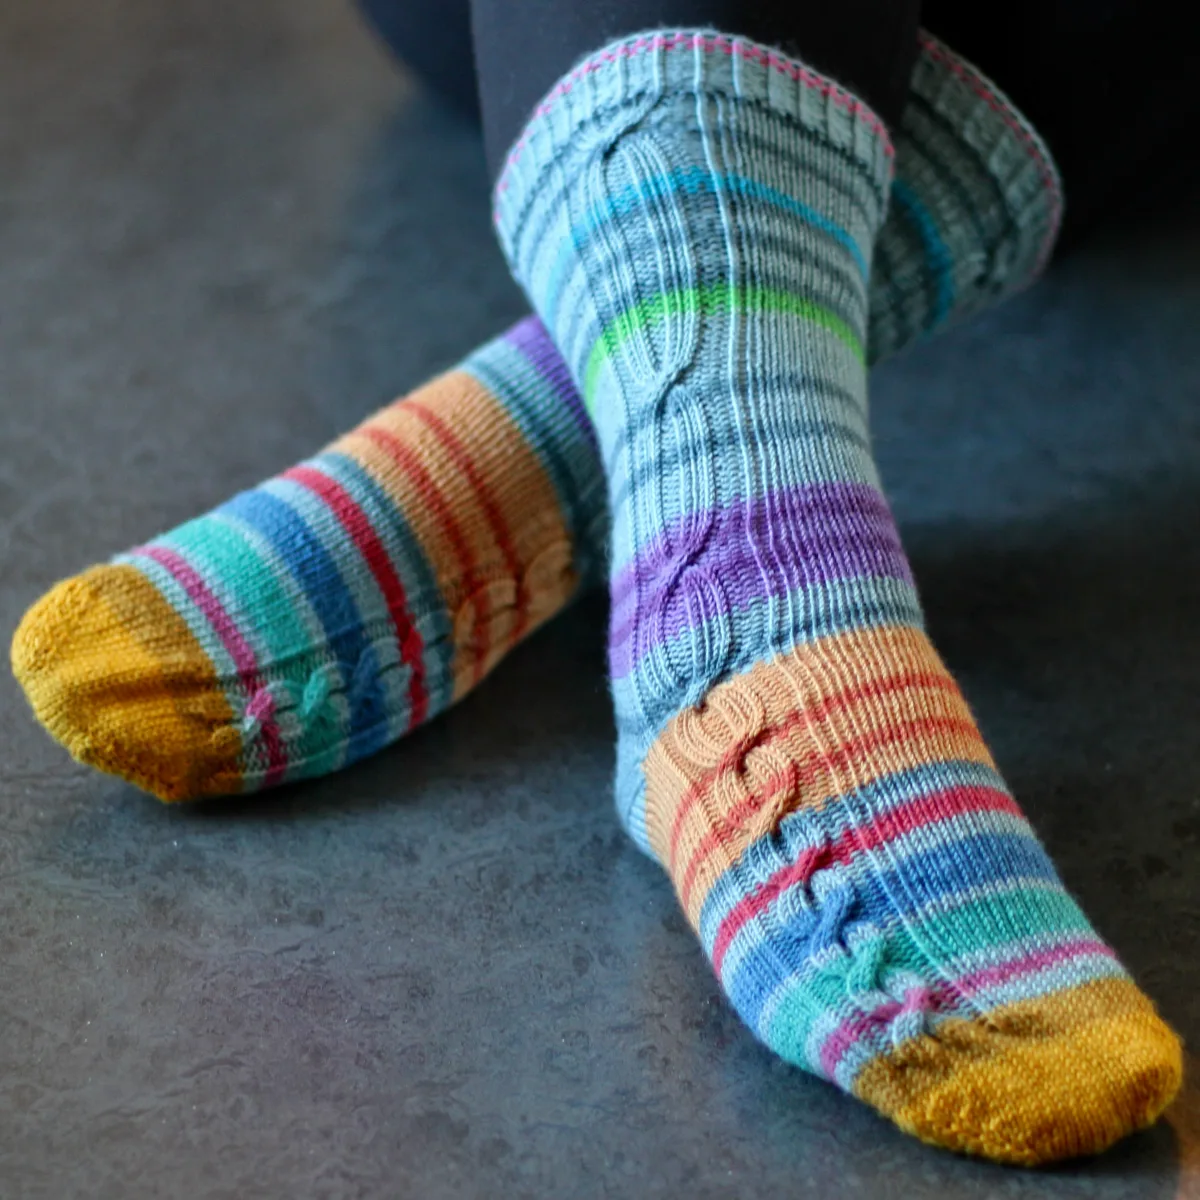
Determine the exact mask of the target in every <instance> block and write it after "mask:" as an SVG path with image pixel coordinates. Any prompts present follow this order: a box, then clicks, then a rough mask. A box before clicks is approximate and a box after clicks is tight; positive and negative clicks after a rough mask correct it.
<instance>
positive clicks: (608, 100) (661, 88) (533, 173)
mask: <svg viewBox="0 0 1200 1200" xmlns="http://www.w3.org/2000/svg"><path fill="white" fill-rule="evenodd" d="M672 93H676V94H691V95H700V94H707V95H713V96H721V97H726V98H729V99H735V100H740V101H742V102H744V103H748V104H753V105H756V106H758V107H760V108H765V109H769V110H771V111H773V112H775V113H776V114H778V115H779V116H780V117H781V118H783V119H784V120H787V121H791V122H794V123H795V124H796V125H798V126H799V127H801V128H803V129H805V130H807V131H809V132H810V133H814V134H816V135H818V136H820V137H822V138H824V139H825V140H826V141H828V143H829V144H830V146H831V148H833V149H835V150H837V151H838V152H839V153H842V154H848V155H850V156H851V157H852V158H853V159H854V160H856V161H857V162H858V163H860V164H861V166H862V167H863V168H864V170H865V172H866V173H867V175H868V176H869V177H870V178H871V179H872V180H873V182H874V184H875V187H876V189H877V191H878V193H879V196H880V208H881V210H882V208H883V206H884V205H885V204H886V196H887V190H888V187H889V184H890V181H891V174H892V159H893V156H894V152H893V149H892V142H891V138H890V136H889V134H888V131H887V129H886V128H885V126H884V124H883V122H882V121H881V120H880V119H879V117H878V116H877V115H876V114H875V112H874V111H873V110H872V109H871V108H870V106H868V105H867V104H865V103H863V101H861V100H860V99H858V97H857V96H855V95H853V94H852V93H851V92H848V91H847V90H846V89H845V88H843V87H841V86H840V85H839V84H837V83H835V82H834V81H833V80H832V79H830V78H829V77H828V76H826V75H822V74H821V73H820V72H818V71H814V70H813V69H812V68H811V67H808V66H805V65H804V63H802V62H799V61H798V60H796V59H793V58H789V57H787V56H786V55H784V54H781V53H779V52H778V51H776V50H772V49H770V48H769V47H767V46H763V45H760V44H759V43H757V42H752V41H748V40H746V39H743V38H736V37H727V36H725V35H724V34H720V33H714V32H712V31H708V30H694V29H691V30H689V29H684V30H654V31H650V32H647V33H642V34H637V35H635V36H632V37H627V38H622V39H621V40H619V41H616V42H613V43H611V44H610V45H608V46H606V47H605V48H604V49H603V50H600V51H599V52H597V53H596V54H594V55H591V56H590V57H589V58H587V59H586V60H585V61H584V62H582V63H580V64H579V66H577V67H575V68H574V70H572V71H571V72H570V73H569V74H567V75H565V76H564V77H563V78H562V79H561V80H560V81H559V82H558V83H557V84H556V85H555V86H554V87H553V88H552V89H551V90H550V92H549V93H548V94H547V96H546V98H545V99H544V100H543V101H542V102H541V103H540V104H539V105H538V106H537V108H536V109H535V110H534V113H533V116H532V117H531V118H530V119H529V122H528V124H527V125H526V126H525V130H524V132H523V133H522V134H521V136H520V137H519V138H518V139H517V141H516V142H515V143H514V145H513V148H512V149H511V150H510V151H509V155H508V159H507V161H506V162H505V165H504V169H503V170H502V171H501V173H500V178H499V179H498V181H497V183H496V188H495V193H494V204H495V211H494V216H495V222H496V228H497V231H498V232H499V234H500V239H501V242H502V244H503V246H504V250H505V253H506V254H507V255H508V257H509V260H510V262H511V261H513V260H514V258H515V257H516V256H515V253H514V251H515V248H516V246H517V245H518V243H519V242H520V231H521V228H522V226H523V224H524V220H525V217H526V215H527V212H528V209H529V206H530V204H531V203H532V202H533V200H534V198H535V197H536V196H537V195H538V192H539V190H540V188H541V187H542V186H544V182H545V173H546V171H547V169H548V168H549V167H550V165H551V164H553V163H555V162H557V161H560V160H561V159H562V157H563V156H564V154H566V153H567V152H568V151H574V152H578V150H579V149H580V146H581V144H584V145H586V144H588V142H589V141H590V136H594V137H598V138H603V137H604V133H605V129H606V128H607V126H608V124H609V122H608V120H607V118H611V117H612V116H614V115H616V114H619V113H622V112H626V111H627V110H628V109H629V108H630V107H631V106H633V105H636V104H638V103H645V102H647V101H650V102H652V101H653V100H654V98H655V97H658V96H665V95H668V94H672ZM589 135H590V136H589Z"/></svg>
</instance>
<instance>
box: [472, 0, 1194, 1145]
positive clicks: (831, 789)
mask: <svg viewBox="0 0 1200 1200" xmlns="http://www.w3.org/2000/svg"><path fill="white" fill-rule="evenodd" d="M492 2H493V0H481V3H483V4H485V5H487V4H491V3H492ZM547 19H549V17H548V15H547ZM476 29H477V32H478V29H479V24H478V22H477V24H476ZM799 40H800V44H801V47H803V44H804V42H803V35H801V36H800V39H799ZM481 50H482V47H481ZM534 61H535V62H536V61H537V58H536V55H535V56H534ZM483 100H484V112H485V122H486V121H487V119H488V116H487V113H488V90H487V87H486V84H485V87H484V89H483ZM891 153H892V146H891V142H890V139H889V137H888V134H887V131H886V129H885V127H884V125H883V124H882V122H881V121H880V120H879V118H878V116H877V115H876V114H875V113H874V112H873V111H871V110H870V108H869V107H868V106H867V105H865V104H864V103H863V102H862V101H861V100H860V99H859V98H857V97H855V96H852V95H849V94H847V93H846V92H845V91H844V90H843V89H841V88H840V87H839V86H838V84H837V83H835V82H834V81H832V80H830V79H828V78H826V77H822V76H821V75H820V73H819V72H817V71H815V70H814V69H813V68H812V67H811V66H809V65H807V64H805V63H801V62H797V61H795V60H791V59H788V58H786V57H785V56H783V55H781V54H779V53H777V52H773V51H772V50H771V49H769V48H768V47H766V46H763V45H762V44H758V43H754V42H751V41H749V40H748V39H741V38H732V37H723V36H719V35H712V34H711V33H708V32H705V31H704V30H696V29H686V28H685V29H677V30H672V29H667V30H659V31H656V32H654V33H653V34H652V35H645V36H643V35H631V36H629V37H627V38H625V39H622V40H618V41H617V42H614V43H610V44H609V45H607V46H601V47H598V48H597V49H596V50H595V52H594V53H593V54H592V56H591V57H590V58H588V59H587V60H586V61H585V62H582V63H580V64H578V65H576V66H575V67H574V68H572V70H571V72H570V73H569V74H568V75H567V76H565V77H564V78H563V79H562V80H561V81H559V82H558V83H557V84H556V85H553V86H552V88H551V90H550V92H549V93H548V94H547V97H546V99H545V100H544V101H543V102H542V103H541V104H540V105H539V106H538V107H537V108H536V109H535V112H534V115H533V117H532V118H531V119H530V121H529V123H528V125H527V126H526V128H525V129H524V130H523V132H522V133H521V134H520V135H519V136H518V139H517V141H516V143H515V145H514V147H513V148H512V150H511V151H510V152H509V154H508V155H507V157H506V160H505V163H504V166H503V169H502V173H501V175H500V177H499V179H498V181H497V184H496V188H495V198H496V222H497V228H498V231H499V233H500V236H501V241H502V243H503V245H504V248H505V251H506V254H507V255H508V258H509V262H510V264H511V265H512V267H513V270H514V274H515V275H516V276H517V278H518V279H519V280H520V282H521V283H522V284H523V286H524V287H525V289H526V292H527V294H528V295H529V297H530V300H531V302H532V303H533V304H534V307H535V310H536V311H537V312H538V315H539V316H540V317H541V319H542V321H543V323H544V324H545V326H546V328H547V330H548V331H549V333H550V336H551V337H552V339H553V340H554V342H555V344H556V345H557V346H558V347H559V349H560V351H561V352H562V353H563V357H564V359H565V361H566V363H567V365H568V367H569V369H570V371H571V374H572V376H573V377H574V378H575V380H576V383H577V384H578V385H579V386H580V390H581V392H582V394H583V397H584V401H585V403H586V405H587V407H588V411H589V413H590V414H591V416H592V419H593V422H594V424H595V427H596V431H597V435H598V438H599V441H600V449H601V456H602V460H603V462H604V465H605V472H606V476H607V480H608V493H609V507H610V519H611V522H612V534H611V552H610V590H611V595H612V628H611V632H610V668H611V673H612V678H613V695H614V702H615V706H616V710H617V726H618V731H619V745H618V752H617V753H618V764H617V793H618V795H617V801H618V808H619V812H620V815H621V818H622V820H623V822H624V824H625V826H626V828H627V830H628V831H629V833H630V834H631V836H632V837H633V838H634V839H635V841H637V843H638V844H639V845H640V846H642V848H643V849H645V850H646V851H647V852H648V853H649V854H651V855H652V856H653V857H654V858H656V859H657V860H658V861H659V862H660V863H661V864H662V865H663V867H664V868H665V869H666V870H667V872H668V874H669V875H670V877H671V879H672V880H673V882H674V885H675V888H676V891H677V894H678V896H679V900H680V903H681V905H682V906H683V908H684V910H685V912H686V913H687V916H688V918H689V920H690V921H691V923H692V925H693V927H694V928H695V930H696V932H697V934H698V935H699V937H700V940H701V942H702V944H703V945H704V948H705V950H706V951H707V953H708V954H709V956H710V958H711V960H712V963H713V966H714V969H715V970H716V973H717V975H718V978H719V979H720V981H721V984H722V986H723V988H724V990H725V992H726V994H727V995H728V997H729V999H730V1001H731V1002H732V1003H733V1005H734V1006H735V1008H736V1009H737V1010H738V1012H739V1013H740V1014H741V1016H742V1017H743V1019H744V1020H745V1021H746V1023H747V1025H748V1026H749V1027H750V1028H751V1029H753V1030H754V1031H755V1033H756V1034H757V1035H758V1036H759V1037H760V1038H761V1039H762V1040H763V1041H764V1042H766V1043H767V1044H768V1045H769V1046H771V1047H772V1048H773V1049H774V1050H775V1051H776V1052H777V1053H779V1054H780V1055H782V1056H783V1057H784V1058H786V1059H788V1060H789V1061H791V1062H794V1063H796V1064H797V1065H800V1066H803V1067H805V1068H806V1069H809V1070H811V1071H813V1072H814V1073H816V1074H819V1075H821V1076H823V1077H825V1078H827V1079H830V1080H831V1081H833V1082H835V1083H837V1084H838V1085H839V1086H841V1087H842V1088H844V1089H845V1090H847V1091H851V1092H853V1093H854V1094H856V1095H858V1096H860V1097H861V1098H862V1099H864V1100H866V1101H867V1102H869V1103H871V1104H872V1105H873V1106H874V1107H876V1108H877V1109H878V1110H880V1111H881V1112H883V1113H885V1114H886V1115H888V1116H889V1117H891V1118H892V1119H893V1120H894V1121H896V1122H897V1124H899V1125H900V1126H901V1127H902V1128H904V1129H906V1130H909V1131H910V1132H913V1133H915V1134H917V1135H918V1136H920V1137H922V1138H925V1139H927V1140H929V1141H932V1142H935V1143H937V1144H939V1145H943V1146H947V1147H950V1148H954V1149H958V1150H965V1151H969V1152H972V1153H977V1154H982V1155H985V1156H987V1157H990V1158H994V1159H997V1160H1001V1161H1008V1162H1023V1163H1037V1162H1045V1161H1050V1160H1053V1159H1058V1158H1064V1157H1069V1156H1071V1155H1075V1154H1086V1153H1092V1152H1095V1151H1097V1150H1100V1149H1102V1148H1104V1147H1105V1146H1107V1145H1108V1144H1110V1143H1111V1142H1112V1141H1114V1140H1116V1139H1117V1138H1119V1137H1121V1136H1123V1135H1124V1134H1126V1133H1128V1132H1130V1131H1131V1130H1133V1129H1135V1128H1139V1127H1141V1126H1142V1125H1144V1124H1147V1123H1149V1122H1151V1121H1153V1120H1154V1119H1155V1118H1156V1117H1157V1116H1158V1115H1159V1113H1160V1112H1161V1111H1162V1109H1163V1108H1164V1107H1165V1105H1166V1103H1167V1102H1168V1101H1169V1100H1170V1098H1171V1097H1172V1096H1173V1094H1174V1092H1175V1090H1176V1089H1177V1088H1178V1085H1179V1078H1180V1050H1179V1045H1178V1042H1177V1040H1176V1039H1175V1038H1174V1035H1173V1034H1172V1033H1171V1032H1170V1031H1169V1030H1168V1029H1167V1028H1166V1027H1165V1026H1164V1025H1163V1024H1162V1022H1161V1021H1160V1020H1159V1019H1158V1018H1157V1016H1156V1015H1155V1013H1154V1010H1153V1006H1152V1005H1151V1004H1150V1003H1149V1001H1148V1000H1146V998H1145V997H1144V996H1142V994H1141V993H1140V992H1139V991H1138V990H1137V988H1136V987H1135V986H1134V984H1133V982H1132V981H1131V980H1130V979H1129V977H1128V975H1127V974H1126V973H1125V972H1124V971H1123V969H1122V968H1121V967H1120V966H1119V964H1118V963H1117V962H1116V959H1115V956H1114V955H1113V954H1112V951H1111V950H1109V949H1108V947H1106V946H1105V945H1104V943H1103V942H1102V941H1101V940H1100V939H1099V938H1098V936H1097V935H1096V934H1095V932H1094V931H1093V930H1092V929H1091V928H1090V926H1089V925H1088V924H1087V922H1086V919H1085V918H1084V916H1083V914H1082V913H1081V912H1080V911H1079V909H1078V907H1077V906H1076V905H1075V904H1074V902H1073V901H1072V900H1071V898H1070V896H1069V895H1068V894H1067V893H1066V891H1065V889H1064V888H1063V887H1062V884H1061V882H1060V881H1059V880H1058V878H1057V876H1056V874H1055V872H1054V868H1053V866H1052V864H1051V863H1050V862H1049V860H1048V859H1047V858H1046V855H1045V852H1044V851H1043V849H1042V847H1041V846H1040V844H1039V843H1038V841H1037V838H1036V835H1035V834H1034V832H1033V830H1032V829H1031V828H1030V826H1029V825H1028V823H1027V822H1026V820H1025V819H1024V817H1023V815H1022V814H1021V813H1020V810H1019V809H1018V808H1017V806H1016V804H1015V802H1014V801H1013V799H1012V797H1011V795H1010V794H1009V793H1008V790H1007V788H1006V786H1005V784H1004V782H1003V780H1002V778H1001V777H1000V775H999V774H998V772H997V770H996V766H995V764H994V762H993V761H992V759H991V757H990V755H989V754H988V751H987V749H986V746H985V745H984V743H983V740H982V738H981V736H980V734H979V731H978V729H977V727H976V726H975V724H974V722H973V720H972V718H971V714H970V712H969V710H968V708H967V706H966V703H965V701H964V699H963V697H962V695H961V693H960V692H959V690H958V688H957V687H956V685H955V684H954V681H953V679H952V678H951V677H950V676H949V674H948V673H947V671H946V669H945V667H944V666H943V664H942V663H941V661H940V659H939V658H938V656H937V654H936V651H935V650H934V649H933V647H932V646H931V644H930V643H929V640H928V637H927V636H926V633H925V631H924V627H923V618H922V614H921V607H920V603H919V599H918V596H917V594H916V590H915V586H914V583H913V579H912V576H911V573H910V571H909V568H908V564H907V562H906V560H905V557H904V553H903V549H902V547H901V545H900V541H899V536H898V533H897V531H896V528H895V525H894V523H893V521H892V519H891V515H890V513H889V511H888V507H887V504H886V501H885V500H884V498H883V496H882V494H881V491H880V486H879V479H878V474H877V471H876V468H875V464H874V461H873V458H872V454H871V449H870V433H869V428H868V424H867V402H866V401H867V397H866V369H865V360H866V355H865V352H864V351H865V346H864V342H865V335H866V331H867V328H868V325H867V295H868V292H867V280H868V278H869V275H870V269H871V261H872V254H873V249H874V243H875V240H876V238H877V236H878V234H879V231H880V227H881V225H882V217H883V211H884V207H885V202H886V197H887V192H888V187H889V183H890V178H891Z"/></svg>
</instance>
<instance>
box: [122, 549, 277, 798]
mask: <svg viewBox="0 0 1200 1200" xmlns="http://www.w3.org/2000/svg"><path fill="white" fill-rule="evenodd" d="M130 553H131V554H140V555H142V556H143V557H144V558H149V559H152V560H153V561H154V562H156V563H158V564H159V566H161V567H164V568H165V569H166V570H168V571H170V573H171V574H172V575H173V576H174V577H175V578H176V579H177V580H178V581H179V584H180V586H181V587H182V588H183V590H184V591H185V592H187V594H188V596H189V597H190V598H191V600H192V602H193V603H194V604H195V605H196V607H197V608H199V609H200V611H201V612H202V613H203V614H204V616H205V618H206V619H207V620H208V623H209V624H210V625H211V626H212V627H213V629H214V630H215V631H216V633H217V636H218V637H219V638H220V639H221V642H222V644H223V645H224V646H225V649H226V650H228V651H229V656H230V657H231V658H232V659H233V662H234V665H235V666H236V667H237V669H238V674H239V675H240V676H241V677H242V681H243V683H244V685H245V687H246V689H247V691H248V692H249V693H250V694H251V705H253V706H254V715H255V716H257V717H258V718H259V720H260V721H261V722H262V732H263V741H264V743H265V744H266V748H267V756H268V760H269V764H270V765H269V766H268V768H267V772H266V775H265V777H264V779H263V786H264V787H272V786H274V785H275V784H278V783H282V782H283V776H284V773H285V771H286V769H287V754H286V752H285V751H284V748H283V744H282V742H281V740H280V737H279V729H278V727H277V726H276V724H275V719H274V717H275V701H274V697H273V696H272V695H271V693H270V692H268V691H266V690H265V688H263V686H262V677H261V676H260V675H259V670H258V660H257V658H256V657H255V654H254V650H253V648H252V647H251V646H250V644H249V642H247V641H246V639H245V638H244V637H242V635H241V632H240V631H239V630H238V627H237V625H236V624H235V623H234V621H233V618H232V617H231V616H230V615H229V614H228V613H227V612H226V611H225V608H224V606H223V605H222V604H221V602H220V600H218V599H217V597H216V596H215V595H213V593H212V591H211V589H210V588H209V587H208V585H207V584H206V583H205V582H204V580H203V579H201V578H200V575H199V574H198V573H197V571H196V570H195V568H194V567H193V566H192V565H191V564H190V563H189V562H188V561H187V560H186V559H185V558H183V556H182V555H179V554H177V553H175V551H174V550H169V549H167V547H165V546H156V545H147V546H139V547H138V548H137V549H136V550H132V551H130Z"/></svg>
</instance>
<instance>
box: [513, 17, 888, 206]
mask: <svg viewBox="0 0 1200 1200" xmlns="http://www.w3.org/2000/svg"><path fill="white" fill-rule="evenodd" d="M681 46H682V47H684V48H686V49H689V50H697V49H699V50H703V51H704V52H705V53H706V54H714V53H716V52H717V51H720V52H721V53H723V54H729V55H732V54H734V53H737V54H738V55H739V56H740V57H742V58H744V59H747V60H748V61H750V62H755V63H758V64H759V65H760V66H765V67H771V68H772V69H774V70H776V71H778V72H779V73H780V74H781V75H786V76H788V78H789V79H792V80H794V81H796V82H798V83H802V84H804V86H805V87H807V88H811V89H813V90H814V91H818V92H820V93H821V95H823V96H827V97H828V98H829V99H831V100H832V101H833V102H834V103H835V104H836V105H838V107H839V108H844V109H846V111H847V112H849V113H852V114H853V115H854V116H855V117H857V118H858V120H860V121H862V122H863V124H864V125H866V126H867V128H868V129H870V130H871V132H872V133H874V134H876V135H878V136H879V137H881V138H882V139H883V146H884V153H885V155H886V156H887V157H888V158H889V159H890V158H892V157H894V155H895V153H896V151H895V148H894V147H893V146H892V139H891V136H890V135H889V133H888V131H887V127H886V126H885V125H884V123H883V122H882V121H881V120H880V119H879V118H878V117H877V116H876V115H875V113H874V112H872V111H871V109H870V108H868V107H867V106H866V105H865V104H864V103H863V102H862V101H861V100H859V99H858V98H857V97H856V96H852V95H851V94H850V93H849V92H847V91H846V90H845V89H844V88H842V87H839V86H838V85H837V84H836V83H834V81H833V80H832V79H828V78H826V77H825V76H824V75H819V74H818V73H817V72H816V71H812V70H810V69H809V68H808V67H805V66H803V65H801V64H800V63H796V62H792V61H791V60H790V59H787V58H783V57H782V56H780V55H778V54H775V53H773V52H772V51H770V50H767V49H765V48H762V47H758V46H752V45H747V44H746V43H744V42H734V41H732V40H731V39H729V38H726V37H719V36H718V37H705V36H704V35H702V34H694V33H676V34H673V35H671V36H670V37H663V36H662V35H657V36H655V37H649V38H646V37H641V38H636V39H635V40H634V41H632V42H626V43H625V44H624V45H622V46H618V47H617V49H616V50H606V51H604V53H602V54H599V55H597V56H596V57H595V58H591V59H589V60H588V61H587V62H585V63H583V64H581V65H580V66H578V67H576V68H575V70H574V71H572V72H571V74H570V75H568V76H567V78H566V79H564V80H563V81H562V82H561V83H559V84H558V85H557V86H556V87H555V88H554V90H553V91H551V92H550V94H549V95H548V96H547V97H546V98H545V100H543V101H542V102H541V104H539V105H538V106H537V108H536V109H534V111H533V116H532V117H530V124H532V122H533V121H534V120H536V119H537V118H539V117H543V116H545V115H546V114H547V113H548V112H549V111H550V109H551V108H552V107H553V106H554V103H555V101H556V100H558V99H559V97H560V96H565V95H566V94H567V93H568V92H569V91H570V90H571V89H572V88H573V87H574V86H575V84H576V83H578V82H579V81H580V80H582V79H583V78H584V77H585V76H587V75H590V74H592V72H594V71H598V70H600V69H601V68H602V67H604V66H606V65H607V64H609V63H614V62H616V61H618V59H622V58H632V57H633V56H634V55H635V54H641V53H643V52H644V51H646V50H677V49H679V48H680V47H681ZM528 140H529V129H528V126H527V127H526V132H525V133H523V134H522V135H521V136H520V138H518V139H517V142H516V144H515V145H514V146H513V148H512V149H511V150H510V151H509V154H508V159H507V161H506V162H505V164H504V171H503V173H502V174H501V177H500V182H499V183H498V184H497V185H496V195H497V196H502V195H503V194H504V193H505V192H506V191H508V185H509V173H510V172H511V170H512V168H513V167H514V166H516V163H517V160H518V159H519V158H520V156H521V151H522V150H523V149H524V147H525V144H526V142H528Z"/></svg>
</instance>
